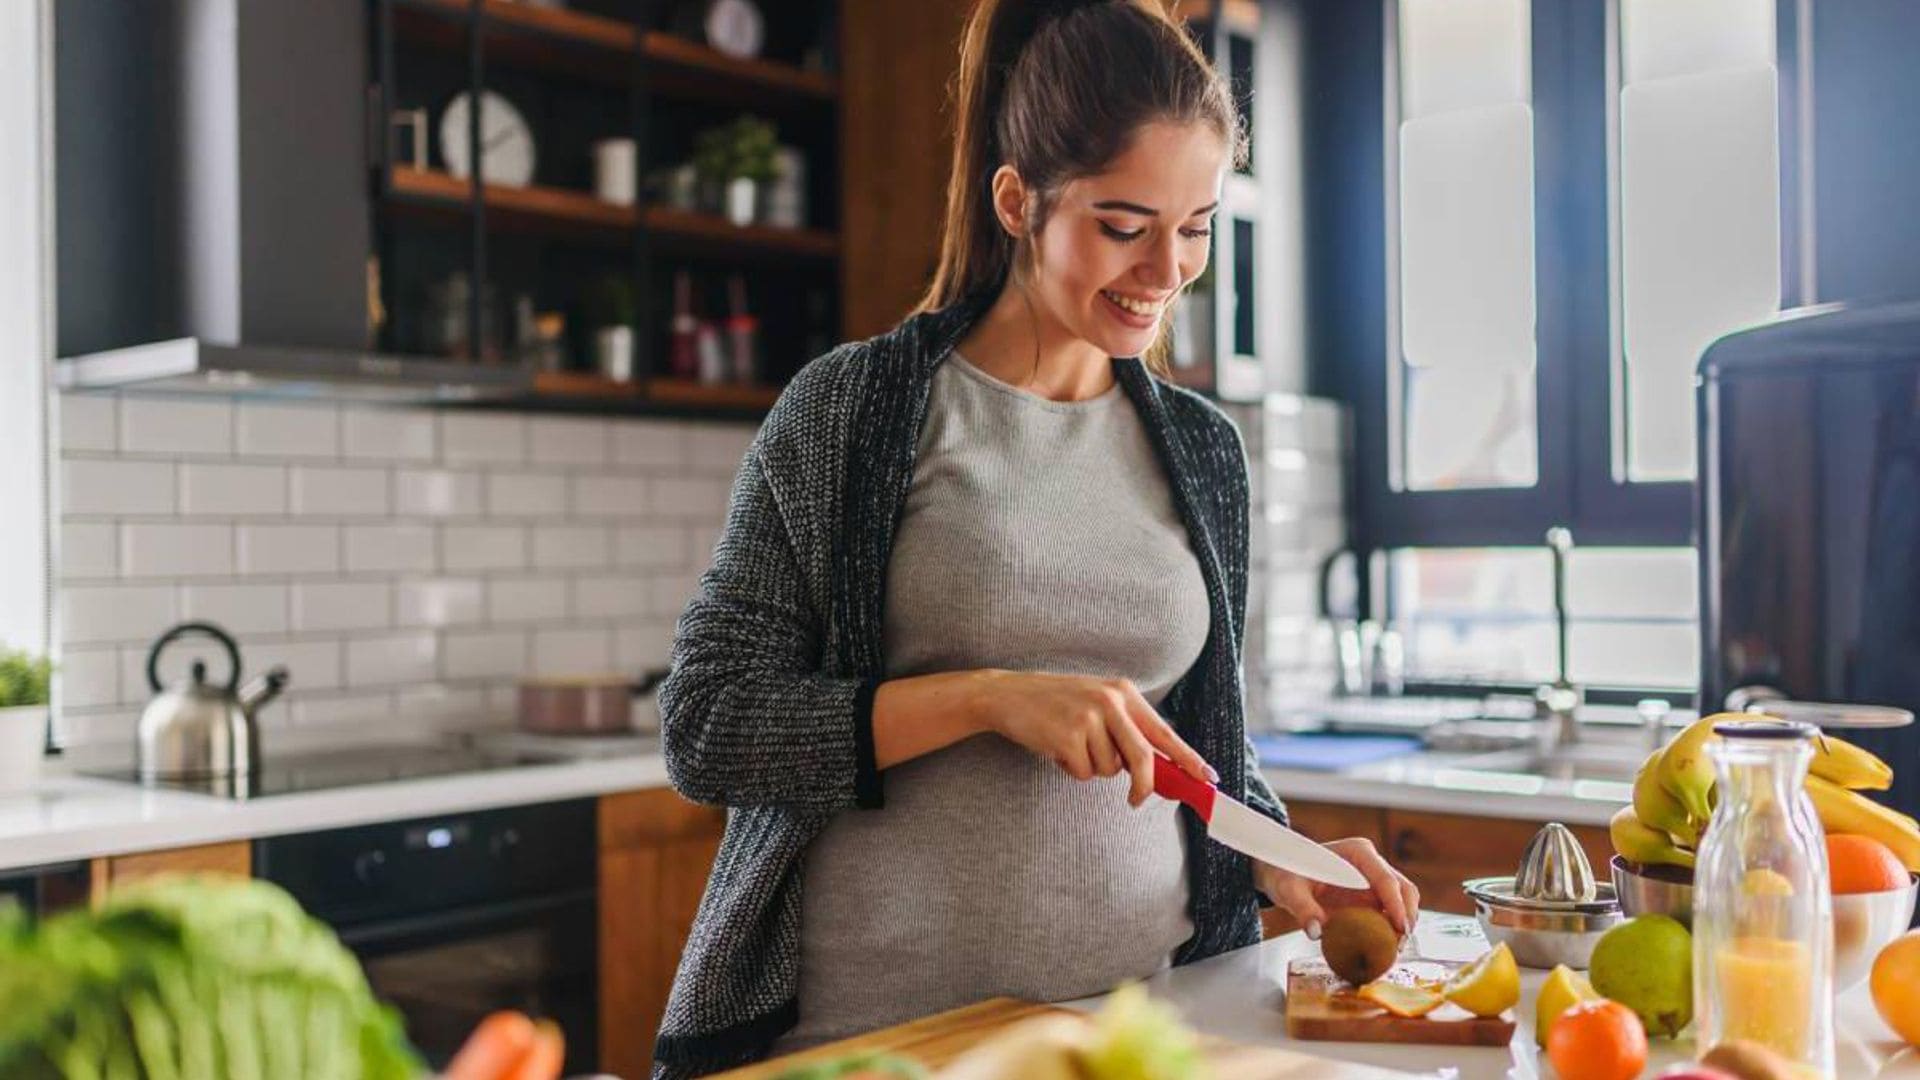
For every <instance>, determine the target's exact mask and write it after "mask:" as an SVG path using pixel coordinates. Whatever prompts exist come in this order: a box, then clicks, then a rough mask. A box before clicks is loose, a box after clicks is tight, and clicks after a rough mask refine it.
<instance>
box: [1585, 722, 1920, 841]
mask: <svg viewBox="0 0 1920 1080" xmlns="http://www.w3.org/2000/svg"><path fill="white" fill-rule="evenodd" d="M1754 719H1756V718H1755V717H1754V716H1752V715H1749V714H1744V713H1718V714H1715V715H1713V716H1705V717H1702V718H1700V719H1699V720H1696V721H1694V722H1693V723H1692V724H1691V725H1689V726H1688V727H1687V729H1686V730H1685V731H1682V732H1681V733H1680V734H1678V735H1676V736H1674V738H1673V741H1672V742H1669V743H1668V744H1667V745H1665V746H1663V747H1661V748H1660V749H1658V750H1655V751H1654V752H1653V753H1652V754H1650V755H1648V756H1647V760H1646V761H1645V762H1643V763H1642V764H1641V766H1640V771H1639V773H1638V774H1637V775H1635V777H1634V778H1633V804H1632V805H1631V806H1626V807H1622V808H1621V810H1620V812H1619V813H1617V814H1615V815H1614V817H1613V822H1612V824H1611V826H1610V828H1609V832H1610V833H1611V834H1612V837H1613V847H1614V850H1615V851H1618V852H1619V853H1620V857H1621V858H1623V859H1626V860H1627V861H1629V862H1635V863H1642V864H1645V863H1658V864H1665V865H1670V866H1692V865H1693V849H1694V848H1696V847H1698V846H1699V844H1700V834H1701V833H1702V832H1704V831H1706V827H1707V819H1708V818H1710V817H1712V816H1713V807H1714V803H1715V802H1716V801H1717V794H1716V792H1715V791H1714V783H1713V763H1712V762H1711V761H1710V760H1709V759H1708V757H1707V744H1708V743H1709V742H1712V741H1713V739H1714V738H1715V736H1714V734H1713V727H1714V725H1715V724H1718V723H1721V722H1723V721H1727V720H1749V721H1751V720H1754ZM1892 783H1893V770H1892V769H1891V768H1890V767H1888V765H1887V763H1886V762H1884V761H1881V760H1880V759H1879V758H1877V757H1875V756H1874V755H1872V754H1870V753H1868V752H1867V751H1865V750H1862V749H1860V748H1859V747H1857V746H1855V745H1853V744H1852V743H1850V742H1847V741H1846V740H1845V739H1841V738H1838V737H1836V736H1833V735H1825V734H1823V735H1821V736H1820V738H1818V739H1816V740H1814V749H1813V762H1812V764H1811V766H1810V767H1809V769H1808V777H1807V794H1808V796H1809V797H1810V798H1811V799H1812V800H1813V805H1814V809H1815V811H1816V812H1817V813H1818V814H1819V815H1820V824H1821V825H1822V826H1823V827H1824V828H1825V829H1826V830H1827V831H1828V832H1846V833H1858V834H1861V835H1864V836H1871V837H1873V838H1874V839H1876V840H1878V841H1880V842H1881V843H1883V844H1886V845H1887V846H1888V847H1889V848H1892V849H1893V852H1894V854H1895V855H1897V856H1899V858H1900V861H1901V862H1904V863H1906V864H1907V869H1909V870H1915V871H1920V823H1916V822H1915V821H1914V820H1913V819H1912V818H1910V817H1908V816H1906V815H1905V814H1901V813H1898V812H1896V811H1893V810H1889V809H1887V808H1886V807H1884V806H1881V805H1880V804H1879V803H1876V802H1874V801H1872V800H1871V799H1868V798H1866V797H1864V796H1862V795H1858V794H1855V792H1856V791H1860V790H1871V791H1885V790H1886V789H1887V788H1888V787H1889V786H1890V785H1891V784H1892Z"/></svg>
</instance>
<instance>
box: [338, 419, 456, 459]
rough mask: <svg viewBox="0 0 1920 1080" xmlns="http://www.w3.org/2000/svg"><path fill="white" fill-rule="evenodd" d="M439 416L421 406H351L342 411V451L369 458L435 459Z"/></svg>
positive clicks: (353, 455)
mask: <svg viewBox="0 0 1920 1080" xmlns="http://www.w3.org/2000/svg"><path fill="white" fill-rule="evenodd" d="M436 419H437V415H436V414H435V413H432V412H428V411H425V410H420V409H382V408H353V409H347V410H345V411H344V412H343V413H342V414H341V423H340V428H341V440H340V454H341V456H342V457H348V458H355V459H361V460H366V461H387V462H391V461H431V460H433V454H434V430H435V423H434V421H435V420H436Z"/></svg>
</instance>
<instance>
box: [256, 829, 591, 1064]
mask: <svg viewBox="0 0 1920 1080" xmlns="http://www.w3.org/2000/svg"><path fill="white" fill-rule="evenodd" d="M597 850H598V849H597V845H596V839H595V817H594V805H593V802H592V800H578V801H573V802H564V803H548V804H544V805H539V806H523V807H512V808H508V809H500V810H486V811H478V812H474V813H465V814H449V815H446V816H443V817H432V818H418V819H414V820H409V821H399V822H384V823H381V824H377V825H364V826H358V827H355V828H350V829H336V830H330V831H326V832H316V833H306V834H301V835H297V836H282V837H274V838H271V839H265V840H257V841H255V842H254V850H253V858H254V873H255V874H256V875H257V876H259V877H262V878H265V879H267V880H269V881H272V882H274V883H275V884H278V885H280V886H281V887H283V888H285V889H286V890H287V891H289V892H290V893H292V894H293V896H294V898H295V899H297V900H299V901H300V903H301V904H302V906H304V907H305V908H306V909H307V910H308V911H310V912H312V913H313V915H314V916H315V917H317V918H319V919H321V920H323V921H325V922H326V923H328V924H329V925H331V926H332V927H333V928H334V929H335V930H336V931H338V932H339V934H340V939H341V940H342V941H344V942H345V943H346V945H347V946H348V947H349V948H350V949H352V950H353V951H354V953H355V954H356V955H358V956H359V957H360V960H361V963H362V964H363V965H364V966H365V967H366V970H367V978H368V981H369V982H371V983H372V985H373V990H374V993H375V994H376V995H377V996H379V997H380V998H381V999H382V1000H385V1001H387V1002H390V1003H391V1004H392V1005H393V1006H394V1007H395V1008H397V1009H399V1010H400V1013H401V1015H402V1016H403V1017H405V1019H406V1026H407V1034H408V1036H409V1037H410V1038H411V1039H412V1040H413V1043H414V1045H415V1046H417V1047H419V1048H420V1051H421V1052H422V1053H423V1054H424V1055H425V1056H426V1058H427V1060H428V1062H429V1063H430V1064H431V1065H433V1066H434V1067H435V1068H436V1069H438V1068H441V1067H443V1066H445V1064H446V1063H447V1059H448V1058H450V1057H451V1056H452V1055H453V1053H454V1051H456V1050H458V1049H459V1047H460V1044H461V1042H462V1041H464V1040H465V1039H466V1037H467V1035H468V1034H469V1033H471V1032H472V1031H473V1029H474V1027H475V1025H477V1024H478V1023H479V1022H480V1020H481V1019H482V1018H483V1017H485V1016H486V1015H487V1014H488V1013H490V1012H493V1011H494V1010H496V1009H518V1010H520V1011H522V1012H525V1013H527V1014H529V1015H531V1016H535V1017H548V1018H551V1019H553V1020H554V1021H556V1022H558V1023H559V1024H560V1026H561V1028H562V1029H563V1030H564V1031H565V1032H566V1036H567V1062H566V1071H567V1073H568V1074H569V1075H572V1074H577V1073H591V1072H595V1071H597V1069H598V1058H599V1008H598V961H599V950H598V940H597V927H598V923H599V906H598V902H597V898H596V853H597Z"/></svg>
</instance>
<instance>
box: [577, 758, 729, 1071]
mask: <svg viewBox="0 0 1920 1080" xmlns="http://www.w3.org/2000/svg"><path fill="white" fill-rule="evenodd" d="M725 827H726V812H725V811H724V810H721V809H719V808H717V807H711V806H698V805H695V804H694V803H690V802H688V801H686V800H685V799H682V798H681V797H680V796H679V795H677V794H675V793H674V792H673V791H672V790H670V789H667V788H659V789H654V790H650V791H635V792H628V793H624V794H620V795H609V796H607V797H605V798H603V799H601V800H600V822H599V828H600V1069H601V1071H602V1072H607V1073H612V1074H614V1075H617V1076H646V1075H647V1074H648V1073H649V1072H650V1071H651V1063H652V1061H653V1040H654V1036H655V1034H656V1033H657V1032H658V1031H659V1028H660V1017H661V1014H662V1013H663V1012H664V1011H665V1010H666V1007H667V991H668V990H669V989H671V988H672V986H673V974H674V971H675V970H676V969H677V968H678V967H679V966H680V951H681V949H682V948H683V947H684V946H685V945H686V942H687V933H688V931H689V930H690V929H691V928H692V926H693V916H694V913H695V912H696V911H697V910H698V909H699V906H700V895H701V893H702V892H703V891H704V890H705V889H706V886H707V874H708V872H709V871H710V870H711V869H712V867H713V857H714V854H715V852H716V851H718V850H719V847H720V834H721V832H722V830H724V829H725Z"/></svg>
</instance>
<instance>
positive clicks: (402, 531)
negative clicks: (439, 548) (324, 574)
mask: <svg viewBox="0 0 1920 1080" xmlns="http://www.w3.org/2000/svg"><path fill="white" fill-rule="evenodd" d="M346 534H347V571H348V572H349V573H355V574H360V573H369V572H375V571H394V570H432V569H434V567H435V563H436V561H437V553H436V550H435V548H436V544H435V542H434V531H433V527H432V526H431V525H349V526H347V527H346Z"/></svg>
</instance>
